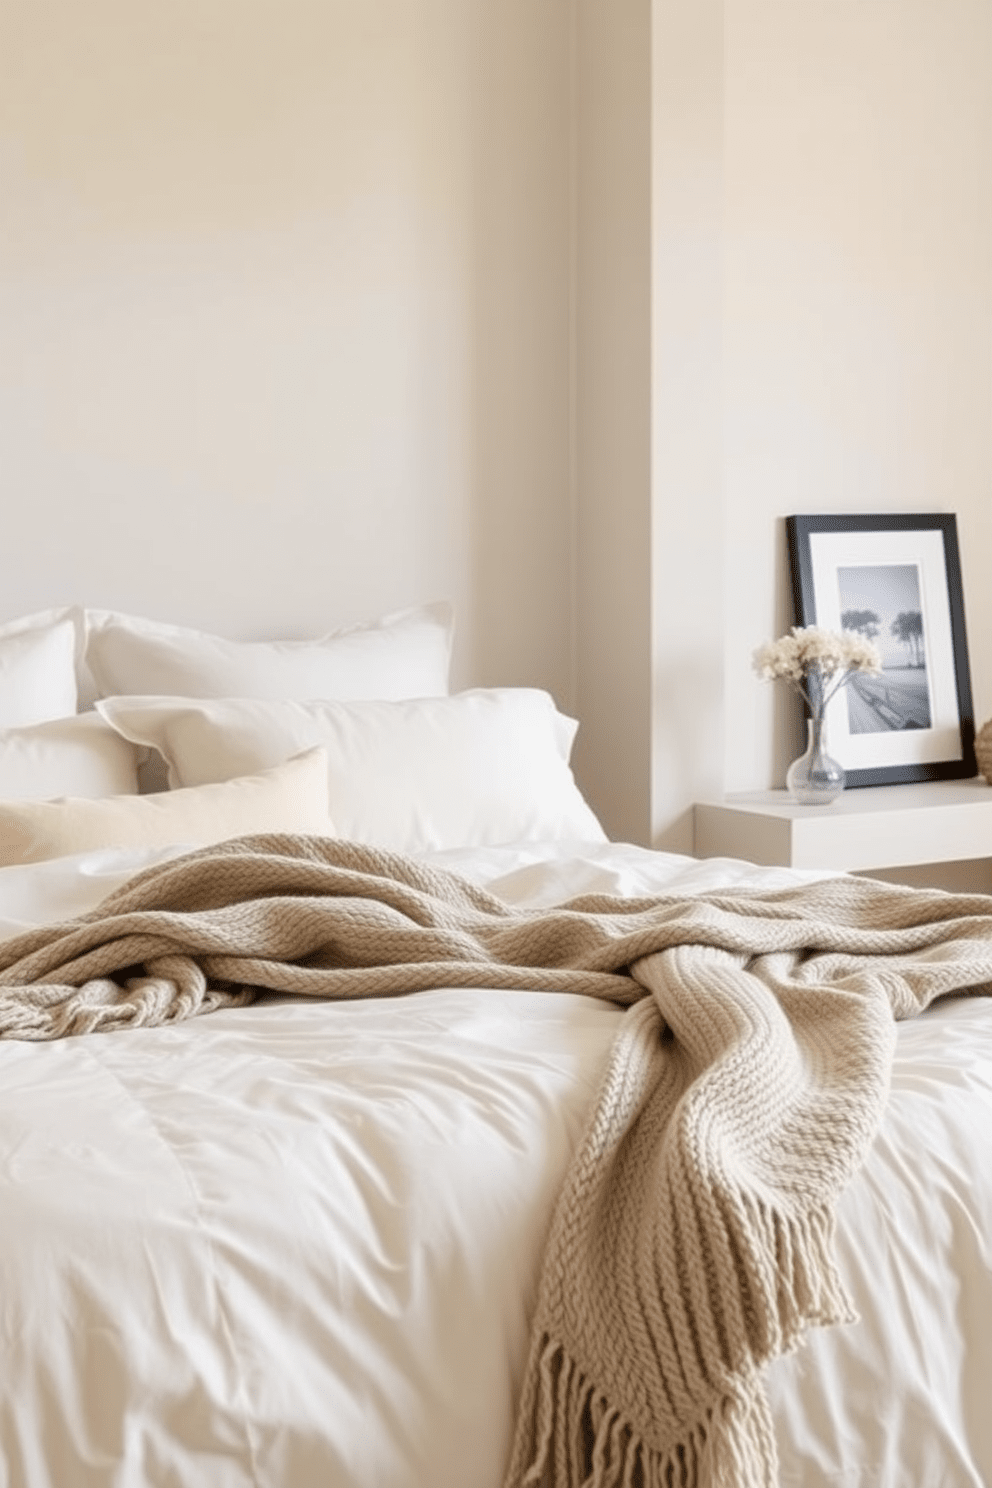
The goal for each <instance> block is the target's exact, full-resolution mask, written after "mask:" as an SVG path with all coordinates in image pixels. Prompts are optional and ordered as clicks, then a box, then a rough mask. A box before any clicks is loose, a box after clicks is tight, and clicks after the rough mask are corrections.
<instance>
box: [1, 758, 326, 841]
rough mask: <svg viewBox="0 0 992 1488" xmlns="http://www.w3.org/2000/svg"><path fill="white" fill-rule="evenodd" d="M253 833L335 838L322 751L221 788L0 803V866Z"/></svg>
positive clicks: (221, 838) (206, 786)
mask: <svg viewBox="0 0 992 1488" xmlns="http://www.w3.org/2000/svg"><path fill="white" fill-rule="evenodd" d="M257 832H306V833H315V834H318V835H321V836H325V837H327V836H333V835H334V828H333V826H332V824H331V821H330V818H329V817H328V815H327V760H326V758H325V756H324V752H323V750H322V749H310V750H308V751H307V752H306V753H304V754H301V755H298V756H297V757H296V758H294V759H291V760H287V762H286V763H285V764H282V765H277V766H276V767H275V768H274V769H271V770H263V771H260V772H259V774H257V775H250V776H246V777H242V778H241V779H237V780H228V781H226V782H225V783H224V784H222V785H200V786H189V787H187V788H186V789H184V790H175V791H166V792H164V793H163V794H162V795H157V796H134V795H132V796H111V797H109V798H107V799H105V800H102V801H94V800H85V799H79V798H69V799H65V800H60V801H0V866H3V867H7V866H8V865H10V864H12V863H39V862H42V861H44V860H46V859H48V858H58V857H63V856H65V855H66V854H68V853H80V852H91V851H93V850H94V849H96V848H102V847H165V846H168V845H169V844H171V843H188V844H190V845H191V846H205V845H206V844H208V843H211V842H222V841H224V840H225V839H227V838H229V837H241V836H245V835H248V834H252V833H257Z"/></svg>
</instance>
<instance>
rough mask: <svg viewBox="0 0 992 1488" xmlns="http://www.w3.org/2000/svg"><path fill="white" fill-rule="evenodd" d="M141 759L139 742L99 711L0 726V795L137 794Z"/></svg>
mask: <svg viewBox="0 0 992 1488" xmlns="http://www.w3.org/2000/svg"><path fill="white" fill-rule="evenodd" d="M137 765H138V751H137V750H136V749H135V747H134V745H133V744H129V743H128V742H127V740H126V739H124V738H122V736H121V735H120V733H118V732H117V731H116V730H114V729H112V728H111V727H110V726H109V724H107V723H106V722H105V721H104V720H103V719H102V718H100V717H99V715H98V714H96V713H78V714H74V715H73V716H72V717H70V718H56V719H51V720H50V721H49V722H48V723H37V724H34V725H32V727H30V728H19V729H3V730H0V800H13V801H29V800H35V801H38V800H41V801H45V800H50V799H51V798H52V797H53V796H89V797H95V796H122V795H134V793H135V791H136V790H137V789H138V780H137Z"/></svg>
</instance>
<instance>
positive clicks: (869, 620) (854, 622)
mask: <svg viewBox="0 0 992 1488" xmlns="http://www.w3.org/2000/svg"><path fill="white" fill-rule="evenodd" d="M840 623H841V625H842V626H843V627H844V629H845V630H854V631H857V633H858V635H863V636H864V638H865V640H866V641H873V640H874V639H875V637H876V636H877V635H878V633H879V631H880V630H881V629H882V622H881V620H880V619H879V618H878V616H877V615H876V614H875V611H874V610H845V611H844V613H843V614H842V615H841V617H840Z"/></svg>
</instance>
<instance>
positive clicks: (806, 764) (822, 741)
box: [785, 713, 844, 806]
mask: <svg viewBox="0 0 992 1488" xmlns="http://www.w3.org/2000/svg"><path fill="white" fill-rule="evenodd" d="M806 736H807V743H806V752H805V754H801V755H800V756H799V758H798V759H797V760H793V761H792V764H791V765H790V766H789V768H788V771H787V772H786V776H785V788H786V790H787V791H788V792H789V795H790V796H791V797H792V799H793V800H794V801H798V803H799V804H800V805H801V806H829V805H830V802H831V801H836V799H837V797H838V796H839V795H840V793H841V791H842V790H843V789H844V771H843V768H842V767H841V766H840V765H839V764H838V763H837V761H836V760H835V759H831V757H830V754H829V753H828V751H827V726H826V720H825V719H824V717H823V714H822V713H814V714H813V716H812V717H811V718H809V719H807V721H806Z"/></svg>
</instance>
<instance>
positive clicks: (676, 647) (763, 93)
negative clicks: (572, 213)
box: [577, 0, 992, 850]
mask: <svg viewBox="0 0 992 1488" xmlns="http://www.w3.org/2000/svg"><path fill="white" fill-rule="evenodd" d="M578 15H579V29H580V40H581V38H582V36H583V35H585V37H586V41H587V45H586V47H585V49H583V47H582V46H581V45H580V48H579V55H580V57H584V58H585V59H586V71H585V72H584V73H582V74H580V75H581V76H582V78H583V83H584V87H583V89H580V90H579V93H578V98H577V111H578V120H579V145H580V148H579V152H578V180H579V197H580V201H582V202H583V213H582V214H580V217H579V223H580V233H579V246H578V268H579V273H578V291H577V299H578V304H579V307H580V315H579V319H578V337H577V355H578V367H579V374H578V381H579V386H580V388H582V387H583V386H588V387H589V388H591V389H593V390H594V393H595V396H591V397H590V399H589V401H588V406H586V405H583V404H582V402H581V400H580V410H582V411H584V412H585V413H586V416H587V418H588V419H589V423H588V426H587V427H585V428H584V429H583V430H582V431H581V440H582V441H584V443H583V442H580V450H582V451H583V456H582V458H581V459H580V461H579V474H578V480H579V489H580V492H581V493H582V500H581V501H580V504H579V515H580V528H579V551H580V553H583V554H584V555H585V566H584V567H583V566H581V565H580V569H579V589H578V600H577V606H578V613H579V616H580V625H581V622H582V619H583V617H586V618H587V623H588V625H589V629H590V631H593V630H594V629H595V625H596V623H597V622H602V624H601V630H600V632H599V635H600V645H601V647H602V648H603V652H604V654H602V655H597V656H594V655H593V653H592V652H591V651H590V649H589V648H588V646H587V645H585V644H583V645H580V649H579V689H578V704H579V710H580V713H581V715H582V718H583V723H584V727H587V730H588V732H587V740H586V745H587V748H589V749H594V750H595V753H596V757H597V759H596V768H595V769H593V770H591V771H590V773H589V775H588V784H589V788H590V791H591V793H592V794H593V799H594V803H595V804H596V805H597V808H598V809H599V810H600V812H601V814H602V815H603V817H604V819H606V820H607V822H608V823H610V824H611V825H612V824H613V823H616V822H620V823H623V824H624V826H625V827H626V828H627V829H628V830H627V833H626V834H627V835H634V836H636V837H638V838H640V839H641V840H651V841H654V842H655V843H657V844H659V845H662V846H665V847H671V848H675V849H678V850H686V849H687V848H689V846H690V845H691V829H690V825H689V812H688V807H689V805H690V803H691V802H692V801H693V800H698V799H704V798H706V797H711V796H714V795H721V794H722V793H723V792H724V791H726V790H745V789H751V788H761V787H766V786H772V785H781V784H782V783H783V779H784V774H785V769H786V766H787V764H788V761H789V760H790V758H792V757H793V756H794V755H795V754H797V753H798V752H799V749H800V747H801V742H800V723H801V719H800V712H799V708H798V705H797V704H796V702H795V700H794V699H793V698H792V697H791V695H789V694H788V693H786V692H783V691H782V690H780V689H774V688H771V687H769V686H767V685H765V684H761V683H759V682H758V681H757V679H756V678H755V677H754V675H753V673H752V670H751V653H752V651H753V649H754V648H755V647H756V646H757V645H758V644H760V643H761V642H762V641H763V640H765V639H768V638H770V637H771V636H773V635H777V634H780V633H781V632H782V631H783V630H785V629H786V628H787V627H788V626H789V625H790V624H791V623H792V619H793V616H792V609H791V592H790V585H789V578H788V570H787V562H786V547H785V530H784V519H785V517H786V516H787V515H788V514H789V513H791V512H846V511H879V512H898V511H930V510H934V511H953V512H956V513H957V514H958V520H959V535H960V539H961V545H962V550H963V567H964V584H965V600H966V609H967V619H968V628H969V637H970V650H971V671H972V683H973V691H974V696H975V707H976V714H977V718H978V722H979V723H981V722H982V721H983V720H984V719H985V718H987V717H988V716H989V715H990V714H992V585H990V584H989V582H988V573H989V566H990V560H992V6H990V5H989V4H988V0H940V3H937V0H859V3H857V4H847V3H823V0H694V3H693V4H692V5H689V4H687V3H686V0H617V4H616V5H615V6H613V7H611V17H610V20H609V21H607V20H606V17H605V12H604V9H603V8H602V7H601V6H599V5H597V4H596V3H594V0H585V3H584V0H579V4H578ZM633 34H638V35H639V36H640V38H641V41H640V45H641V47H642V48H643V46H644V45H645V42H644V40H643V38H645V37H647V38H649V40H648V42H647V43H646V44H647V45H648V46H649V48H650V52H651V56H652V70H651V78H650V81H649V83H648V84H647V85H645V84H644V82H643V79H642V75H641V72H640V71H639V70H638V68H637V66H636V65H634V64H633V63H632V64H631V65H630V66H629V67H628V69H627V71H626V72H624V71H623V70H622V69H621V68H620V67H618V65H617V63H616V60H615V54H616V53H618V52H621V51H622V49H623V46H624V45H625V44H626V45H628V47H629V42H625V38H628V37H629V36H631V35H633ZM590 59H591V60H590ZM593 83H595V85H596V86H595V87H593ZM645 86H647V88H648V90H649V94H650V97H649V98H648V99H647V102H645ZM604 119H605V120H606V121H607V125H606V128H605V129H604V126H603V124H602V122H601V121H602V120H604ZM624 128H626V130H627V135H626V136H625V135H624V133H623V129H624ZM584 131H587V132H588V133H590V134H591V135H592V136H593V137H594V138H597V139H601V138H602V137H603V136H604V134H605V137H606V139H607V141H608V143H610V142H611V148H612V155H611V157H610V159H609V163H608V166H607V167H606V168H605V169H604V168H603V167H602V166H601V165H600V163H599V158H598V156H597V154H596V152H595V151H584V150H583V148H582V142H583V137H584ZM645 159H647V160H648V162H649V164H648V166H647V167H646V168H645V166H644V161H645ZM645 190H646V191H648V192H649V195H650V208H649V211H648V212H647V213H646V214H645V213H644V211H643V209H640V210H639V208H640V198H639V196H638V193H639V192H642V191H645ZM618 204H619V208H620V213H621V217H620V220H621V222H622V223H624V224H625V225H626V235H624V234H623V233H622V232H621V231H620V229H619V228H618V227H616V226H615V225H613V226H612V227H611V228H610V229H609V230H608V229H607V228H605V227H603V226H602V224H600V225H599V226H598V227H596V226H594V228H593V229H592V231H591V232H590V231H588V230H585V223H586V222H587V221H589V222H592V223H593V224H595V223H596V219H597V211H598V214H599V216H600V217H602V218H604V219H608V220H612V216H613V214H614V213H615V212H616V209H617V205H618ZM631 234H633V235H635V237H636V242H637V245H638V246H637V251H632V250H631V247H630V237H631ZM637 235H639V236H637ZM590 243H592V244H594V245H595V246H596V247H597V248H598V249H599V252H598V254H597V256H596V257H595V258H593V256H592V252H591V249H590V248H589V246H588V245H589V244H590ZM604 253H605V254H606V255H608V256H607V257H605V258H604ZM584 255H585V257H584ZM587 259H592V268H591V269H590V271H589V272H587V273H586V274H585V275H583V265H584V263H585V262H586V260H587ZM645 260H646V261H647V265H648V267H647V269H646V270H645V269H644V268H643V264H644V262H645ZM632 300H633V301H634V302H635V311H634V314H639V315H640V316H641V318H642V322H645V323H646V322H648V321H650V324H651V327H652V337H651V347H650V355H649V358H647V359H645V357H644V355H643V350H642V348H639V347H637V346H636V344H635V345H634V350H633V351H632V350H631V345H632V342H631V340H630V338H629V337H628V339H627V341H626V342H624V341H622V340H621V337H620V331H619V327H620V326H624V325H627V324H629V322H630V321H631V319H632V314H631V311H630V305H631V302H632ZM611 317H612V320H611ZM620 351H623V352H624V354H623V355H621V354H620ZM645 377H647V378H648V379H649V383H650V386H649V389H648V397H647V400H645V397H644V391H645V390H644V384H643V379H644V378H645ZM604 389H606V391H607V392H609V391H610V390H612V403H611V402H608V401H607V400H606V398H605V397H604V393H603V390H604ZM618 403H619V404H621V405H622V415H620V414H618V413H617V412H616V409H615V407H614V405H615V404H618ZM645 442H647V445H648V447H649V456H648V458H647V461H646V462H645V460H644V459H643V452H644V448H645ZM611 513H612V514H613V518H614V519H615V520H616V521H617V522H618V523H619V524H620V526H621V529H622V536H621V535H620V534H618V533H617V532H611V530H610V521H611ZM648 551H649V552H650V553H651V563H650V570H649V572H647V573H646V572H645V568H644V563H643V555H644V553H645V552H648ZM601 555H605V564H603V565H602V566H601V567H600V568H599V569H598V570H597V564H598V563H600V557H601ZM611 590H612V593H613V595H614V596H615V597H614V599H613V600H612V604H611V599H610V595H611ZM645 609H647V610H649V612H650V620H649V622H648V628H647V631H645V624H644V614H645ZM603 617H605V620H604V619H603ZM625 628H627V629H626V634H625ZM580 634H581V630H580ZM645 635H647V645H648V655H647V656H645V654H644V646H645ZM603 636H605V637H606V638H607V639H606V641H604V640H603V639H602V637H603ZM645 693H646V694H647V697H648V698H649V716H648V718H647V720H645V718H644V713H643V707H644V697H645ZM645 730H646V732H647V741H646V743H645ZM628 731H630V736H628ZM590 736H591V737H590ZM611 738H612V740H613V748H614V751H615V758H616V759H617V760H618V762H619V766H618V768H612V765H611V754H610V746H609V741H610V739H611ZM645 749H646V752H647V756H648V759H649V761H650V764H649V768H648V770H647V771H645V770H643V769H640V768H635V767H634V766H635V765H636V763H637V761H639V760H641V759H643V756H644V752H645ZM580 757H581V756H580Z"/></svg>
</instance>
